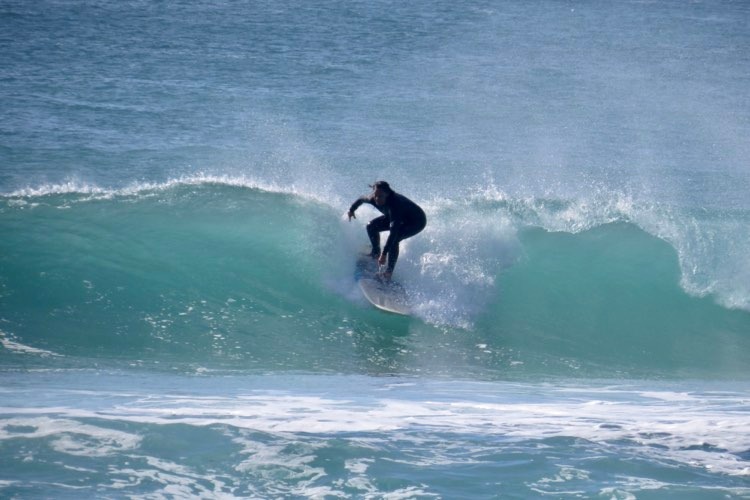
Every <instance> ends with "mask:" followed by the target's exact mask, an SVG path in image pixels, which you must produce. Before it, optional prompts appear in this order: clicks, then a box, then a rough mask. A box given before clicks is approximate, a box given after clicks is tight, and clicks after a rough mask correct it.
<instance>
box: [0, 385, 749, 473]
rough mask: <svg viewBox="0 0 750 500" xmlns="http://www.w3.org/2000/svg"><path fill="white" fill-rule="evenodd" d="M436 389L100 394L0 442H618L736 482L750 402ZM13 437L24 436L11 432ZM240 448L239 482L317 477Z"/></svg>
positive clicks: (674, 394)
mask: <svg viewBox="0 0 750 500" xmlns="http://www.w3.org/2000/svg"><path fill="white" fill-rule="evenodd" d="M389 384H390V382H389ZM448 389H449V390H448V391H447V392H443V390H440V389H438V390H435V389H431V390H427V389H425V388H423V390H422V391H420V396H419V398H417V399H415V394H414V388H413V387H410V386H409V385H404V386H400V385H389V386H388V387H387V388H384V387H379V388H378V389H376V390H375V391H374V392H372V393H370V394H369V395H368V394H362V392H361V391H359V392H358V394H356V395H355V394H353V393H347V391H345V390H342V389H336V390H331V392H330V393H328V394H337V393H340V394H339V395H337V396H332V395H311V394H300V393H294V392H291V391H286V390H258V391H249V392H244V393H239V394H235V395H231V396H229V395H228V396H223V397H214V396H189V395H187V396H186V395H170V394H159V395H153V396H151V395H148V394H142V395H140V396H139V395H134V394H130V393H129V394H120V395H119V396H118V399H119V401H120V402H119V403H116V404H113V403H112V402H111V401H112V395H111V394H109V393H108V394H106V397H102V398H101V400H100V401H98V402H97V398H96V397H93V396H89V397H87V401H91V402H92V403H95V404H92V407H91V408H65V407H54V408H49V407H46V408H45V407H43V406H39V407H31V408H29V407H25V408H9V407H5V408H0V413H4V414H14V415H16V416H15V417H14V418H12V419H9V420H5V421H4V422H3V424H2V427H0V439H8V438H11V437H13V438H18V437H26V438H31V437H41V436H55V437H56V439H55V445H54V446H55V447H56V449H57V450H59V451H61V452H64V453H68V454H74V455H75V454H80V455H91V456H96V454H97V453H101V454H109V453H114V452H116V451H118V450H123V449H131V448H133V447H135V446H137V445H138V442H139V438H138V437H137V436H135V435H132V434H128V433H124V432H120V431H114V430H111V429H102V428H99V427H96V426H93V425H91V424H81V423H80V419H82V418H96V419H105V420H117V421H128V422H137V423H141V424H156V425H167V424H183V425H190V426H211V425H227V426H232V427H235V428H238V429H246V430H248V431H252V432H265V433H269V434H275V435H279V434H283V435H287V434H288V435H294V434H305V435H311V434H312V435H336V434H339V433H349V434H350V433H357V434H372V435H373V436H375V439H378V438H377V436H382V439H396V438H397V439H399V440H402V441H403V442H404V444H405V445H406V443H411V445H412V446H415V447H419V446H420V443H419V441H420V440H421V439H424V438H423V437H420V436H425V435H430V434H431V433H450V434H454V435H462V434H465V435H482V436H485V437H487V436H493V435H494V436H497V437H498V438H499V439H503V441H504V442H508V443H510V442H521V441H526V440H538V439H540V438H554V437H565V438H576V439H582V440H586V441H590V442H594V443H601V444H602V445H605V444H606V443H618V444H617V446H618V447H621V448H622V449H623V450H625V449H627V450H628V452H629V453H633V454H635V455H638V454H647V455H649V456H651V457H652V458H656V459H663V460H671V461H675V462H678V463H683V464H685V465H688V466H692V467H695V466H698V467H703V468H704V469H706V470H707V471H710V472H716V473H724V474H731V475H741V476H745V475H748V467H747V462H746V461H744V460H742V459H741V458H740V456H741V454H743V453H746V452H747V450H749V449H750V421H748V419H747V415H748V412H749V411H750V406H748V405H750V397H748V396H747V394H745V393H730V392H726V391H724V392H720V393H711V392H705V393H698V392H691V393H686V392H685V391H680V390H678V391H670V390H652V389H650V390H647V391H643V392H638V391H637V390H636V391H634V390H631V389H627V388H626V389H618V388H600V389H598V390H597V389H596V388H591V389H587V388H575V387H567V388H566V387H560V388H552V387H549V388H540V387H539V386H528V387H526V386H521V385H518V386H514V385H512V384H503V385H502V387H498V386H496V385H486V386H483V385H478V386H477V387H472V388H469V389H467V388H466V387H463V386H462V389H461V391H459V392H456V391H454V390H450V388H448ZM384 390H385V393H384V392H383V391H384ZM463 391H466V392H465V395H464V396H463V397H462V394H463ZM495 391H498V392H495ZM402 392H403V393H404V394H401V393H402ZM49 414H55V415H56V417H55V418H51V417H49V416H47V415H49ZM25 427H33V428H31V429H25V430H23V431H19V430H18V429H21V428H25ZM240 441H241V443H239V442H238V444H242V446H243V447H244V449H245V454H247V455H248V460H245V461H243V462H241V463H240V464H239V465H238V470H240V471H242V470H249V469H252V468H255V467H256V466H257V464H258V463H263V464H269V463H276V462H279V461H282V462H283V464H282V463H281V462H279V464H280V465H284V466H285V467H289V468H290V469H292V470H296V471H297V472H298V473H302V474H303V475H305V476H310V477H313V476H316V475H317V474H319V473H320V471H318V470H317V468H316V467H312V466H311V465H310V463H311V459H312V458H311V457H314V456H315V453H314V452H315V449H314V447H313V448H309V449H307V451H305V452H304V453H303V452H300V454H299V455H298V456H297V457H296V458H295V459H294V460H291V459H290V458H289V457H283V459H282V458H281V457H282V456H283V454H281V452H280V450H279V449H278V446H281V445H280V444H278V443H276V444H264V443H259V442H258V441H257V440H255V439H240ZM277 445H278V446H277ZM310 446H312V445H310ZM468 458H471V457H468ZM423 460H426V461H427V462H429V463H430V464H433V465H434V464H435V463H442V462H444V463H445V464H450V463H456V461H457V460H458V461H460V460H461V457H455V456H453V455H452V454H451V453H450V451H449V450H444V453H442V452H440V450H438V449H435V450H434V453H431V454H430V456H429V457H423ZM427 462H425V465H428V464H427ZM366 465H367V464H366V463H359V462H357V463H350V464H349V466H350V467H351V468H353V469H358V470H362V469H366ZM290 473H291V472H290Z"/></svg>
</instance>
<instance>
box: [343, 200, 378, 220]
mask: <svg viewBox="0 0 750 500" xmlns="http://www.w3.org/2000/svg"><path fill="white" fill-rule="evenodd" d="M371 198H372V197H371V196H370V195H365V196H360V197H359V198H357V201H355V202H354V203H352V206H351V207H349V212H347V214H346V215H348V216H349V220H351V219H352V217H354V218H355V219H356V218H357V217H356V216H355V215H354V212H356V211H357V209H358V208H359V207H360V205H362V203H372V199H371Z"/></svg>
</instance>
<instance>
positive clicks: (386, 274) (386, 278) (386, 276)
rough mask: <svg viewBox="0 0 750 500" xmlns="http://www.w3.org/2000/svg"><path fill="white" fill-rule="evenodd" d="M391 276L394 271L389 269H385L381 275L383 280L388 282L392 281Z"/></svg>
mask: <svg viewBox="0 0 750 500" xmlns="http://www.w3.org/2000/svg"><path fill="white" fill-rule="evenodd" d="M391 276H393V273H392V272H389V271H384V272H383V273H382V274H381V275H380V278H381V279H382V280H383V281H385V282H386V283H390V281H391Z"/></svg>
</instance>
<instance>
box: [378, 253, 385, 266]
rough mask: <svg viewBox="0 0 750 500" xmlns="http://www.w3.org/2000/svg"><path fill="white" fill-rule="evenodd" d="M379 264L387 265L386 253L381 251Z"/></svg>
mask: <svg viewBox="0 0 750 500" xmlns="http://www.w3.org/2000/svg"><path fill="white" fill-rule="evenodd" d="M378 264H380V265H381V266H384V265H385V254H384V253H381V254H380V257H378Z"/></svg>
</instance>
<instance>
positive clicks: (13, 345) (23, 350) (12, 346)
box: [0, 331, 61, 357]
mask: <svg viewBox="0 0 750 500" xmlns="http://www.w3.org/2000/svg"><path fill="white" fill-rule="evenodd" d="M0 344H2V345H3V347H5V348H6V349H8V350H9V351H13V352H16V353H19V354H32V355H35V356H42V357H46V356H61V355H60V354H57V353H55V352H52V351H47V350H45V349H39V348H37V347H31V346H27V345H25V344H21V343H20V342H14V341H12V340H9V339H8V338H7V337H6V334H5V333H3V332H2V331H0Z"/></svg>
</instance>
